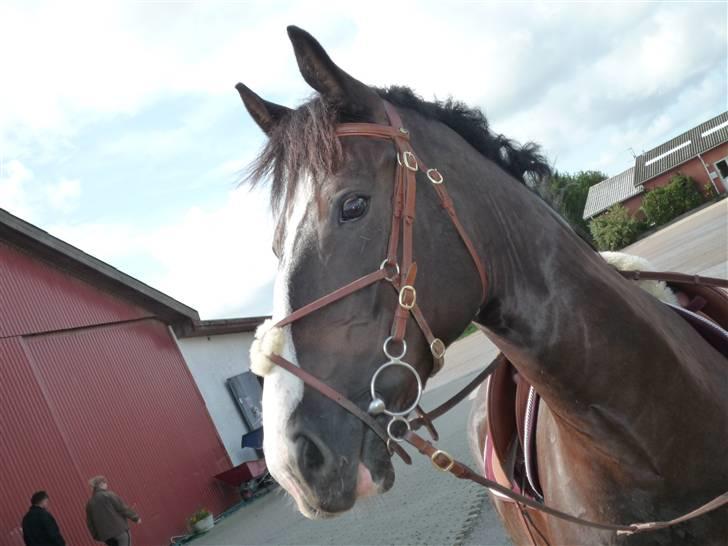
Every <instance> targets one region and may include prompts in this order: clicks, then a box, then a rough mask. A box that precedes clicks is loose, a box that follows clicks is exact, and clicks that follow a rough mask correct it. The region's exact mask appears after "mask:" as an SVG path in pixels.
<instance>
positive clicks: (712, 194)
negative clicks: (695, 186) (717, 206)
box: [703, 182, 718, 201]
mask: <svg viewBox="0 0 728 546" xmlns="http://www.w3.org/2000/svg"><path fill="white" fill-rule="evenodd" d="M703 195H704V196H705V200H706V201H710V200H711V199H715V198H716V197H718V192H716V191H715V188H714V187H713V184H711V183H710V182H706V183H705V186H703Z"/></svg>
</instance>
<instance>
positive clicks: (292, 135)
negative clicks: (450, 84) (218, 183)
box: [244, 86, 551, 211]
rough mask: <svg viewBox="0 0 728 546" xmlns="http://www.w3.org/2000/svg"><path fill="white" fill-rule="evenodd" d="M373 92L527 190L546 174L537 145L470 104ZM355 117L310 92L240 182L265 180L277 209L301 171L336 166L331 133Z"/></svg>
mask: <svg viewBox="0 0 728 546" xmlns="http://www.w3.org/2000/svg"><path fill="white" fill-rule="evenodd" d="M375 91H376V92H377V93H378V94H379V96H380V97H382V98H383V99H385V100H387V101H389V102H391V103H392V104H393V105H394V106H398V107H402V108H409V109H411V110H414V111H416V112H418V113H419V114H421V115H422V116H424V117H425V118H427V119H431V120H435V121H439V122H441V123H443V124H445V125H447V126H448V127H450V128H451V129H452V130H453V131H455V132H456V133H458V134H459V135H460V136H461V137H462V138H463V139H465V141H466V142H468V143H469V144H470V145H471V146H472V147H473V148H475V149H476V150H477V151H478V152H480V153H481V154H482V155H483V156H484V157H486V158H488V159H490V160H491V161H493V162H494V163H496V164H497V165H498V166H500V167H501V168H502V169H503V170H505V171H506V172H507V173H508V174H510V175H511V176H512V177H513V178H515V179H516V180H517V181H518V182H520V183H522V184H525V185H526V186H528V187H530V188H532V189H536V188H538V187H539V186H540V185H541V184H542V183H543V181H544V180H546V179H547V178H548V177H549V176H550V174H551V169H550V167H549V165H548V163H547V161H546V159H545V158H544V156H543V155H542V154H541V152H540V147H539V146H538V145H537V144H535V143H533V142H527V143H526V144H524V145H519V144H517V143H516V142H514V141H513V140H511V139H508V138H506V137H505V136H503V135H501V134H495V133H493V132H492V131H491V130H490V126H489V124H488V119H487V118H486V116H485V114H484V113H483V112H482V110H480V108H477V107H476V108H471V107H469V106H467V105H466V104H465V103H463V102H461V101H457V100H454V99H452V98H448V99H447V100H444V101H440V100H435V101H426V100H424V99H423V98H422V97H420V96H418V95H417V94H415V93H414V92H413V91H412V90H411V89H410V88H409V87H403V86H392V87H388V88H381V89H379V88H378V89H375ZM356 121H367V120H366V119H362V117H361V115H360V114H357V113H355V112H351V111H348V110H347V109H346V108H342V107H338V106H336V105H333V104H331V103H327V102H326V101H324V100H323V99H322V98H321V97H320V96H315V97H314V98H312V99H310V100H308V101H307V102H305V103H304V104H302V105H301V106H299V107H298V108H296V109H295V110H291V111H290V112H288V113H287V114H286V115H285V116H284V117H283V118H282V119H280V120H279V122H278V124H277V125H276V126H275V128H274V129H273V130H272V131H271V133H270V134H269V139H268V142H267V144H266V145H265V147H264V148H263V150H262V151H261V152H260V154H259V155H258V157H257V158H256V159H255V160H254V161H253V163H252V164H251V165H250V167H249V168H248V171H247V175H246V177H245V180H244V182H248V183H250V184H251V185H252V186H255V185H257V184H259V183H260V182H262V181H264V180H270V182H271V194H270V195H271V207H272V208H273V210H274V211H278V210H280V207H281V204H283V203H285V202H287V201H288V200H289V199H290V198H291V197H292V196H293V194H294V193H295V191H296V186H297V184H298V182H299V181H300V180H301V178H302V176H303V175H309V176H310V177H311V179H312V180H314V181H316V180H322V179H323V178H324V177H326V176H328V175H331V174H332V173H334V172H336V171H337V169H338V168H339V167H340V166H341V163H342V160H343V152H342V148H341V143H340V142H339V139H338V138H337V137H336V134H335V129H336V125H337V124H339V123H343V122H356Z"/></svg>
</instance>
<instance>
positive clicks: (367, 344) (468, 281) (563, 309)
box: [238, 27, 728, 545]
mask: <svg viewBox="0 0 728 546" xmlns="http://www.w3.org/2000/svg"><path fill="white" fill-rule="evenodd" d="M289 36H290V37H291V41H292V43H293V46H294V50H295V53H296V57H297V60H298V63H299V68H300V69H301V72H302V74H303V76H304V78H305V79H306V81H307V82H308V83H309V84H310V85H311V86H312V87H313V88H314V89H316V90H317V91H319V93H320V94H321V96H320V97H317V98H315V99H313V101H311V102H309V103H307V104H306V105H304V106H303V107H301V108H299V109H297V110H289V109H287V108H285V107H282V106H279V105H275V104H273V103H269V102H267V101H264V100H263V99H261V98H260V97H258V96H257V95H255V94H254V93H252V91H250V90H249V89H248V88H247V87H245V86H243V85H242V84H240V85H239V86H238V89H239V91H240V94H241V96H242V98H243V101H244V103H245V105H246V107H247V108H248V111H249V112H250V113H251V115H252V116H253V118H254V119H255V120H256V122H257V123H258V124H259V126H260V127H261V128H262V129H263V130H264V131H265V132H266V133H267V134H269V135H270V136H271V140H270V142H269V145H268V146H267V148H266V150H265V151H264V152H263V155H262V157H261V160H260V161H259V162H258V164H257V170H256V172H257V173H258V174H266V173H272V174H273V178H274V180H273V194H272V195H273V201H274V204H276V205H278V206H277V207H276V210H277V212H278V217H279V218H278V219H279V226H278V233H277V237H276V241H277V243H276V251H277V253H278V255H279V258H280V260H281V274H280V278H279V282H278V283H277V285H276V296H275V299H276V302H277V303H276V308H277V309H279V310H278V311H276V315H277V316H275V317H274V319H280V318H282V317H283V316H285V314H287V313H290V311H291V310H292V309H297V308H300V307H302V306H303V305H305V304H307V303H309V302H311V301H313V300H315V299H317V298H319V297H321V296H323V295H325V294H328V293H330V292H332V291H333V290H335V289H336V288H338V287H340V286H343V285H344V284H346V283H348V282H350V281H352V280H353V279H355V278H357V277H358V276H360V275H363V274H365V273H368V272H370V271H372V269H373V268H375V267H377V265H378V264H379V262H380V261H381V259H382V256H384V255H385V254H386V244H387V241H386V237H387V236H386V233H387V230H388V224H389V218H390V217H391V211H392V207H391V197H392V184H391V180H392V178H393V169H394V165H395V161H396V159H395V156H394V152H393V150H392V147H391V145H388V144H387V143H386V142H375V141H373V140H371V139H366V138H357V137H352V138H348V139H346V141H345V142H339V141H338V139H337V138H336V137H335V135H334V133H333V129H334V127H335V126H336V124H337V123H340V122H342V121H365V122H375V123H386V122H387V118H386V115H385V113H384V111H383V109H382V106H381V98H385V99H386V100H388V101H389V102H391V103H393V104H394V105H395V107H397V110H398V111H399V113H400V115H401V116H402V118H403V122H404V124H405V126H406V128H407V129H408V130H409V132H410V135H411V141H412V143H413V146H414V148H415V150H416V152H417V154H418V157H421V158H422V160H423V161H424V163H426V164H427V165H430V166H433V167H437V169H438V170H439V172H441V173H442V174H443V175H444V177H445V184H447V187H448V190H449V192H450V195H451V196H452V198H453V201H454V203H455V207H456V210H457V213H458V216H459V218H460V219H461V220H462V222H463V224H464V226H465V228H466V230H467V232H468V234H469V236H470V237H471V239H472V240H473V241H474V243H475V246H476V251H477V254H478V255H479V256H480V257H482V258H483V260H484V262H485V263H484V265H485V268H486V272H487V278H488V286H487V294H486V298H485V301H484V302H483V303H482V304H480V303H476V302H480V301H481V284H480V280H479V277H478V273H477V271H476V269H475V267H473V265H472V260H471V259H470V256H469V254H468V252H467V250H466V249H465V248H464V245H463V244H462V241H461V240H460V238H459V237H458V235H457V233H456V232H455V230H454V229H453V227H452V225H451V223H450V222H449V220H448V218H446V216H445V215H444V214H443V212H442V209H441V207H440V206H439V204H438V202H437V199H436V197H435V195H434V191H432V188H428V187H427V183H426V181H423V182H422V184H423V185H422V189H421V190H419V191H418V192H417V205H416V210H417V219H416V221H415V227H414V230H415V237H414V255H415V257H416V260H417V266H418V276H417V285H416V288H417V293H418V303H419V304H420V306H421V309H422V311H423V313H424V315H425V316H426V318H427V320H428V322H429V323H430V325H431V327H432V329H433V331H435V332H436V333H437V335H438V336H439V337H440V338H442V339H443V341H445V342H446V343H449V342H452V341H454V340H455V339H456V338H457V336H458V335H459V333H460V332H462V330H463V329H464V328H465V326H466V325H467V324H468V322H469V321H470V320H473V319H474V320H475V321H476V322H477V323H478V324H479V325H480V326H481V327H482V328H483V329H484V331H485V332H486V333H487V335H488V336H489V337H490V339H491V340H493V342H494V343H495V344H496V345H497V346H498V347H499V348H500V349H501V350H502V351H503V352H504V353H505V355H506V356H507V357H508V358H509V359H510V360H511V362H513V364H514V365H515V366H516V367H517V369H518V371H519V372H520V373H521V374H522V375H523V376H525V377H526V378H527V379H528V381H529V382H530V383H531V384H532V385H534V386H535V387H536V389H537V390H538V392H539V393H540V395H541V396H542V398H543V400H544V401H545V403H546V404H545V407H544V409H543V411H542V412H541V413H540V416H539V421H538V427H537V443H538V447H539V451H538V453H539V456H538V462H539V470H540V477H541V484H542V488H543V492H544V496H545V501H546V503H547V504H549V505H551V506H553V507H555V508H558V509H560V510H562V511H565V512H568V513H571V514H574V515H576V516H579V517H583V518H586V519H591V520H594V521H600V522H613V523H633V522H641V521H654V520H665V519H671V518H673V517H675V516H677V515H680V514H682V513H685V512H687V511H689V510H691V509H693V508H695V507H697V506H699V505H701V504H703V503H705V502H707V501H708V500H710V499H712V498H713V497H715V496H717V495H719V494H721V493H722V492H724V491H726V490H728V457H726V453H728V370H727V368H726V360H725V358H724V357H723V356H722V355H720V354H719V353H718V352H717V351H715V350H714V349H713V348H712V347H710V346H709V345H708V344H707V343H705V342H704V341H703V339H702V338H700V337H699V336H698V335H697V334H696V333H695V332H694V331H693V330H692V328H691V327H690V326H689V325H687V324H686V323H685V322H684V321H683V320H682V319H680V318H679V317H678V316H676V314H675V313H674V312H672V311H671V310H669V309H667V308H666V307H665V306H664V305H662V304H660V303H659V302H658V301H657V300H655V299H654V298H653V297H652V296H650V295H648V294H646V293H644V292H642V291H641V290H640V289H639V288H637V287H636V286H634V285H633V284H632V283H631V282H629V281H627V280H625V279H623V278H622V277H620V275H619V274H617V273H616V272H615V271H614V270H613V269H612V268H611V267H609V266H608V265H607V264H606V263H605V262H604V260H603V259H602V258H601V257H600V256H599V255H598V254H597V253H596V252H594V251H593V250H592V249H591V248H590V247H589V246H588V245H587V244H586V243H584V242H583V241H582V240H581V239H580V238H579V237H578V236H576V234H575V233H574V232H573V231H572V230H571V229H570V228H569V227H568V226H567V225H566V224H565V222H564V221H563V220H562V219H561V218H560V217H559V216H558V215H557V214H556V213H554V212H553V210H551V209H550V208H549V207H548V206H547V205H546V204H545V203H544V202H543V201H541V200H540V199H539V198H538V197H537V196H536V195H535V194H534V193H533V192H532V191H530V190H529V189H528V188H527V187H526V185H525V184H523V183H518V182H519V181H520V182H524V181H528V180H529V177H536V178H538V177H539V176H542V175H544V174H545V173H546V172H547V171H548V169H547V168H544V167H545V166H544V164H543V162H542V161H541V160H540V158H539V157H538V156H537V155H536V154H534V153H533V149H532V148H528V147H527V148H518V147H515V146H513V145H512V143H510V142H509V141H507V140H506V139H504V138H503V137H501V136H496V135H493V134H491V133H490V132H489V131H488V128H487V122H486V121H485V118H484V117H483V116H482V114H480V113H479V112H477V111H474V110H469V109H467V108H466V107H464V106H463V105H461V104H458V103H452V102H450V103H444V104H443V103H427V102H425V101H422V100H421V99H418V98H417V97H415V96H414V95H413V94H412V93H411V92H409V91H407V90H405V89H401V88H394V89H391V90H387V91H382V90H379V91H377V90H373V89H372V88H369V87H367V86H366V85H364V84H362V83H361V82H358V81H357V80H355V79H354V78H352V77H351V76H349V75H348V74H346V73H345V72H344V71H343V70H341V69H340V68H339V67H338V66H336V65H335V64H334V63H333V62H332V61H331V59H330V58H329V57H328V55H327V54H326V53H325V51H324V50H323V48H321V46H320V44H318V42H316V41H315V40H314V39H313V38H312V37H311V36H310V35H308V34H307V33H305V32H304V31H302V30H300V29H297V28H295V27H291V28H289ZM352 198H355V199H360V200H361V203H364V204H363V205H362V206H361V208H360V212H361V214H359V215H358V217H357V218H356V219H355V220H354V221H349V220H350V219H349V218H348V217H347V218H344V217H343V216H342V214H343V212H344V209H345V207H347V206H348V205H347V203H350V202H351V199H352ZM357 206H358V205H357ZM294 220H295V223H294ZM342 220H345V221H342ZM394 306H395V302H394V301H393V300H392V298H391V289H389V290H387V289H386V288H385V287H381V286H372V287H370V288H367V289H365V290H362V291H360V292H357V293H356V294H352V295H351V296H350V297H348V298H346V299H343V300H340V301H338V302H337V303H335V304H333V305H331V306H328V307H326V308H324V309H322V310H320V311H319V312H317V313H315V314H311V315H309V316H307V317H305V318H304V319H302V320H301V321H298V322H296V323H294V324H292V325H290V326H287V327H286V332H285V336H286V337H285V340H286V345H285V347H284V348H283V350H284V352H285V355H286V358H289V360H292V361H294V362H296V364H297V365H300V366H301V367H302V368H304V369H305V370H306V371H308V372H310V373H311V374H313V375H315V376H317V377H318V378H320V379H321V380H323V381H325V382H326V383H327V384H329V385H331V386H332V387H333V388H335V389H337V390H338V391H339V392H341V393H343V394H344V395H345V396H346V397H348V398H349V399H351V400H354V401H355V402H357V403H358V404H360V407H362V408H363V409H366V407H367V404H368V403H369V399H368V384H369V380H370V378H371V377H372V375H373V373H374V371H375V370H376V369H377V367H378V366H379V365H381V363H382V355H381V343H382V341H383V340H384V339H385V338H386V336H387V335H388V328H389V325H391V322H392V320H391V319H392V314H393V312H394ZM407 344H408V347H409V348H410V349H409V352H408V353H407V359H408V360H409V361H410V362H411V363H412V365H413V366H415V367H416V368H417V370H418V371H419V373H420V375H421V376H422V377H427V376H428V374H429V371H430V369H431V366H432V359H431V356H430V353H429V350H428V348H427V344H426V343H425V339H424V337H423V336H422V334H421V333H420V332H419V331H418V330H416V329H415V328H410V329H408V333H407ZM283 373H285V372H282V371H281V370H275V371H274V373H273V376H272V377H267V378H266V386H265V390H264V395H263V412H264V414H263V416H264V426H265V428H266V444H267V445H266V449H267V450H268V448H269V447H271V449H270V450H269V452H268V453H267V458H269V462H270V463H271V465H270V466H271V472H272V473H273V475H274V476H275V477H276V478H277V479H278V480H279V481H280V482H281V483H282V484H283V485H284V487H285V488H286V489H287V490H288V491H289V492H290V493H291V494H292V495H293V496H294V497H295V498H296V501H297V503H298V506H299V509H301V510H302V511H304V513H305V514H306V515H307V516H309V517H312V518H316V517H329V516H332V515H334V514H336V513H339V512H342V511H345V510H347V509H349V508H351V507H352V506H353V505H354V503H355V501H356V499H357V497H358V496H360V495H361V494H362V491H364V490H366V491H365V492H366V493H367V494H368V493H369V492H370V491H374V490H376V491H380V492H381V491H385V490H387V489H388V488H389V487H391V486H392V484H393V482H394V473H393V468H392V465H391V461H390V460H389V457H388V456H387V453H386V450H385V448H384V445H383V443H382V442H381V440H379V438H377V437H376V436H375V435H374V434H372V433H371V431H369V430H367V429H366V428H365V427H364V426H363V425H362V423H361V422H360V421H358V420H357V419H356V418H354V417H353V416H352V415H350V414H347V412H345V411H344V410H343V409H341V408H340V407H338V406H337V405H336V404H334V403H333V402H331V400H328V399H326V398H325V397H322V396H321V395H320V394H319V393H317V392H315V391H314V390H312V389H311V388H309V387H307V386H304V385H302V384H301V383H300V381H298V382H297V381H296V380H294V379H292V378H291V377H286V376H284V375H281V374H283ZM385 383H387V382H384V383H383V385H382V391H383V392H382V393H381V394H382V396H385V397H386V398H387V400H388V403H399V404H401V406H402V407H404V406H406V405H407V400H408V397H409V399H411V396H412V392H413V388H414V385H413V384H414V381H413V379H412V378H411V377H409V378H407V377H402V376H400V377H392V378H390V380H389V382H388V383H387V384H385ZM481 440H482V438H481ZM480 447H481V448H482V446H480ZM481 452H482V451H481ZM496 506H497V507H498V509H499V511H500V512H501V514H502V515H503V518H504V520H505V522H506V526H507V527H508V529H509V532H510V533H511V535H512V536H513V538H514V541H515V542H516V543H518V544H527V543H528V542H529V540H530V538H529V537H528V534H527V533H528V532H527V530H526V529H525V527H524V526H523V523H522V518H521V516H520V515H518V514H517V513H516V512H515V510H516V508H515V507H514V506H513V505H508V506H506V505H503V504H502V503H501V502H500V501H496ZM532 518H533V520H534V523H535V526H536V527H537V528H538V531H532V533H535V534H537V535H538V537H537V540H539V541H541V542H542V543H544V544H546V543H549V544H553V545H556V544H558V545H566V544H569V545H571V544H573V545H583V544H696V545H697V544H700V545H703V544H715V545H718V544H726V543H727V542H728V513H727V512H726V509H725V508H721V509H719V510H716V511H715V512H713V513H711V514H708V515H706V516H703V517H701V518H698V519H695V520H692V521H690V522H688V523H684V524H681V525H679V526H676V527H674V528H672V529H667V530H662V531H658V532H655V533H645V534H638V535H633V536H621V537H618V536H616V535H614V534H613V533H608V532H602V531H595V530H594V529H589V528H586V527H580V526H578V525H574V524H571V523H565V522H562V521H560V520H557V519H554V518H544V517H540V516H538V515H534V516H532Z"/></svg>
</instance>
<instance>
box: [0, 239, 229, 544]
mask: <svg viewBox="0 0 728 546" xmlns="http://www.w3.org/2000/svg"><path fill="white" fill-rule="evenodd" d="M229 467H230V461H229V458H228V456H227V454H226V452H225V450H224V448H223V445H222V443H221V441H220V439H219V437H218V436H217V432H216V431H215V429H214V426H213V424H212V421H211V420H210V417H209V415H208V413H207V410H206V409H205V406H204V402H203V401H202V399H201V397H200V394H199V392H198V391H197V388H196V386H195V385H194V382H193V380H192V378H191V376H190V374H189V372H188V369H187V367H186V364H185V362H184V360H183V358H182V356H181V354H180V352H179V350H178V348H177V346H176V343H175V341H174V339H173V338H172V337H171V334H170V332H169V330H168V328H167V326H166V325H165V324H163V323H162V322H160V321H159V320H157V319H155V318H153V317H151V316H150V314H149V313H148V312H147V311H145V310H144V309H142V308H140V307H136V306H134V305H131V304H129V303H127V302H126V301H124V300H122V299H119V298H116V297H115V296H113V295H111V294H109V293H106V292H103V291H101V290H99V289H97V288H95V287H94V286H92V285H90V284H87V283H85V282H83V281H81V280H79V279H77V278H74V277H72V276H70V275H68V274H66V273H64V272H62V271H60V270H57V269H55V268H54V267H52V266H50V265H48V264H45V263H43V262H40V261H37V260H35V259H33V258H32V257H30V256H28V255H26V254H24V253H22V252H21V251H18V250H15V249H14V248H12V247H9V246H7V245H5V244H3V243H0V491H1V493H0V545H2V546H6V545H7V546H16V545H17V546H21V545H22V544H23V540H22V533H21V530H20V521H21V519H22V516H23V514H24V513H25V511H26V510H27V508H28V504H29V498H30V495H31V494H32V492H33V491H35V490H38V489H45V490H47V491H48V493H49V495H50V497H51V507H50V509H51V512H52V513H53V514H54V515H55V517H56V519H57V520H58V522H59V525H60V527H61V530H62V532H63V534H64V536H65V538H66V541H67V543H68V544H69V545H74V546H83V545H89V546H90V545H92V544H94V542H93V541H92V540H91V538H90V536H89V534H88V531H87V530H86V527H85V514H84V506H85V503H86V500H87V498H88V495H89V489H88V486H87V483H86V482H87V479H88V478H89V477H90V476H93V475H96V474H105V475H106V476H107V477H108V478H109V481H110V483H111V488H112V489H113V490H115V491H116V492H117V493H119V494H120V495H121V496H122V497H123V498H125V499H126V500H127V501H128V502H129V503H130V504H131V505H133V506H134V507H135V509H136V510H137V511H138V512H139V514H140V515H141V516H142V519H143V523H142V524H141V525H139V526H133V527H132V533H133V536H134V538H135V541H136V543H137V544H141V545H143V546H146V545H157V544H160V545H161V544H168V542H169V537H170V536H171V535H173V534H178V533H181V532H183V531H184V530H185V517H186V516H188V515H189V514H190V513H192V512H193V511H194V510H196V509H197V508H199V507H200V506H206V507H208V508H209V509H211V510H213V511H214V512H216V513H219V512H220V511H222V510H224V509H225V508H227V507H228V506H230V505H231V504H232V502H234V500H235V495H234V493H233V492H232V491H230V490H228V489H226V488H224V487H223V486H221V485H219V484H218V483H217V482H215V481H214V480H213V479H212V476H213V475H214V474H216V473H218V472H221V471H222V470H225V469H227V468H229Z"/></svg>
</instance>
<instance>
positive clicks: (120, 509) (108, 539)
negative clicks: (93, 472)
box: [86, 476, 142, 546]
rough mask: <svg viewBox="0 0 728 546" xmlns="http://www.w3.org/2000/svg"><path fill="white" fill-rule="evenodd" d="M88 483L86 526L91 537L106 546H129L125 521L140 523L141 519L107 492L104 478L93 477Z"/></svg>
mask: <svg viewBox="0 0 728 546" xmlns="http://www.w3.org/2000/svg"><path fill="white" fill-rule="evenodd" d="M88 483H89V485H90V486H91V489H92V493H91V498H90V499H89V501H88V503H86V524H87V525H88V530H89V531H90V532H91V536H92V537H93V538H94V540H97V541H99V542H104V543H106V544H107V546H130V545H131V535H130V534H129V524H128V523H127V520H131V521H133V522H135V523H141V522H142V518H140V517H139V515H138V514H137V513H136V512H134V510H132V509H131V508H129V507H128V506H127V505H126V503H125V502H124V501H123V500H121V498H120V497H119V496H118V495H117V494H116V493H114V492H113V491H109V482H108V480H107V479H106V478H105V477H104V476H95V477H93V478H91V479H90V480H89V482H88Z"/></svg>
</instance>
